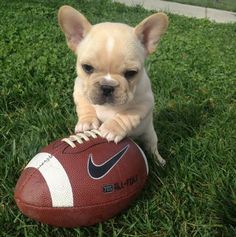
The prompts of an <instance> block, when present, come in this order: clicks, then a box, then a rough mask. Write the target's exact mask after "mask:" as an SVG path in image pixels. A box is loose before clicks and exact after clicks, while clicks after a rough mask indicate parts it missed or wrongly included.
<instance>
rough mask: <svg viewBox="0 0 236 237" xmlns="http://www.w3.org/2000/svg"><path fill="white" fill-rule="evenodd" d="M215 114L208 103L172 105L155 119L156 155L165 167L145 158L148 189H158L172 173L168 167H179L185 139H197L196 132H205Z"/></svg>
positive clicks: (155, 116) (157, 114)
mask: <svg viewBox="0 0 236 237" xmlns="http://www.w3.org/2000/svg"><path fill="white" fill-rule="evenodd" d="M214 113H215V111H214V106H213V105H212V103H211V101H204V102H202V103H201V104H194V103H189V104H175V105H174V106H169V107H166V108H165V109H162V110H160V112H159V113H156V114H155V115H154V126H155V130H156V132H157V136H158V143H159V144H158V145H159V146H158V147H159V152H160V154H161V155H162V157H163V158H164V159H165V160H166V161H167V164H166V166H165V167H164V168H162V167H160V166H159V165H158V162H157V161H156V160H155V158H154V157H153V158H151V156H150V154H149V155H148V156H149V159H148V163H149V168H150V175H149V184H148V189H150V188H151V189H152V190H153V191H154V192H155V190H157V189H158V186H159V185H160V183H161V182H162V181H161V180H162V179H164V178H165V177H166V176H168V174H169V173H171V172H172V171H171V169H172V168H173V167H172V165H171V163H172V164H173V163H175V167H178V165H179V161H178V160H177V159H176V153H178V150H177V149H179V147H180V146H181V144H184V142H185V141H186V140H187V139H188V138H190V137H194V136H197V133H199V130H200V129H202V128H204V125H205V124H206V123H207V122H208V121H209V119H210V118H211V117H213V116H214ZM145 153H146V151H145ZM150 183H151V185H150ZM153 183H157V186H155V187H153ZM150 186H152V187H150Z"/></svg>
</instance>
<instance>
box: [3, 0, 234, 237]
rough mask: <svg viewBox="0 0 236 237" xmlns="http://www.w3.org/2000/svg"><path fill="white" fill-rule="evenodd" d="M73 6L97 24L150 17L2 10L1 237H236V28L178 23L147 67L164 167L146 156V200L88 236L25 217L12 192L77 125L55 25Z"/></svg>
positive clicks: (39, 6) (58, 0) (105, 10)
mask: <svg viewBox="0 0 236 237" xmlns="http://www.w3.org/2000/svg"><path fill="white" fill-rule="evenodd" d="M65 3H66V4H69V5H72V6H74V7H76V8H78V9H80V10H81V11H82V12H83V13H84V14H85V15H86V16H87V17H88V18H89V19H90V21H91V22H92V23H97V22H100V21H118V22H125V23H129V24H131V25H135V24H136V23H138V22H139V21H141V20H142V19H143V18H144V17H146V16H148V15H149V14H150V12H149V11H146V10H144V9H142V8H141V7H136V8H128V7H126V6H124V5H121V4H118V3H117V4H112V3H111V2H110V1H86V0H80V1H76V0H68V1H62V0H50V1H43V0H31V1H29V0H28V1H27V0H24V1H16V0H15V1H13V0H12V1H7V0H2V1H1V3H0V98H1V99H0V233H1V234H0V235H1V236H4V237H5V236H9V237H13V236H14V237H16V236H32V237H35V236H37V237H39V236H49V237H54V236H55V237H62V236H69V237H70V236H84V237H90V236H91V237H93V236H99V237H101V236H103V237H112V236H122V237H123V236H124V237H127V236H145V237H146V236H148V237H155V236H158V237H166V236H168V237H169V236H170V237H172V236H173V237H177V236H190V237H193V236H204V237H207V236H209V237H212V236H225V237H232V236H236V165H235V164H236V148H235V147H236V146H235V139H236V133H235V118H236V103H235V102H236V91H235V89H236V83H235V82H236V60H235V55H236V24H216V23H211V22H209V21H208V20H196V19H189V18H185V17H181V16H176V15H169V17H170V27H169V30H168V32H167V34H166V35H165V36H164V38H163V39H162V41H161V43H160V46H159V49H158V50H157V51H156V53H155V54H153V55H152V56H151V57H150V58H149V59H148V61H147V63H146V64H147V69H148V71H149V75H150V77H151V80H152V84H153V91H154V93H155V100H156V110H155V118H154V119H155V127H156V130H157V132H158V135H159V142H160V153H161V154H162V155H163V157H165V158H166V159H167V161H168V163H167V165H166V168H165V169H161V168H160V167H158V166H157V165H156V164H155V162H154V161H153V160H152V158H151V157H148V158H149V165H150V171H151V172H150V176H149V180H148V183H147V185H146V187H145V189H144V190H143V192H142V194H141V195H140V196H139V198H138V200H137V201H135V202H134V203H133V204H132V206H131V207H130V209H129V210H127V211H125V212H123V213H122V214H120V215H118V216H117V217H115V218H113V219H111V220H109V221H106V222H104V223H101V224H98V225H95V226H93V227H90V228H76V229H63V228H61V229H60V228H52V227H50V226H47V225H43V224H39V223H36V222H34V221H32V220H30V219H28V218H27V217H25V216H23V215H22V214H21V213H20V212H19V210H18V209H17V207H16V205H15V202H14V200H13V191H14V186H15V184H16V182H17V179H18V177H19V175H20V172H21V169H22V168H23V167H24V166H25V165H26V164H27V162H28V161H29V160H30V159H31V158H32V157H33V156H34V155H35V154H36V153H37V151H38V150H39V149H40V148H41V147H42V146H44V145H46V144H48V143H49V142H51V141H53V140H55V139H56V138H59V137H63V136H67V135H68V134H69V133H72V131H73V128H74V125H75V122H76V115H75V111H74V105H73V100H72V90H73V82H74V78H75V76H76V74H75V57H74V56H73V54H72V53H71V52H70V51H69V49H68V48H67V46H66V43H65V39H64V35H63V34H62V33H61V31H60V29H59V27H58V25H57V18H56V15H57V10H58V8H59V7H60V6H61V5H63V4H65Z"/></svg>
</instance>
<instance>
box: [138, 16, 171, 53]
mask: <svg viewBox="0 0 236 237" xmlns="http://www.w3.org/2000/svg"><path fill="white" fill-rule="evenodd" d="M167 27H168V17H167V15H166V14H165V13H156V14H153V15H151V16H149V17H147V18H145V19H144V20H143V21H142V22H141V23H139V24H138V25H137V26H136V27H135V28H134V32H135V34H136V35H137V37H138V39H139V40H140V41H141V43H142V44H143V45H144V48H145V49H146V50H147V54H150V53H153V52H154V51H155V49H156V46H157V44H158V41H159V40H160V38H161V36H162V34H164V33H165V31H166V29H167Z"/></svg>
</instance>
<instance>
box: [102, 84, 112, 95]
mask: <svg viewBox="0 0 236 237" xmlns="http://www.w3.org/2000/svg"><path fill="white" fill-rule="evenodd" d="M114 89H115V88H114V87H113V86H108V85H102V86H101V90H102V94H103V95H104V96H110V95H112V93H113V91H114Z"/></svg>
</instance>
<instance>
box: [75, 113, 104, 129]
mask: <svg viewBox="0 0 236 237" xmlns="http://www.w3.org/2000/svg"><path fill="white" fill-rule="evenodd" d="M99 126H100V122H99V120H98V119H97V118H96V117H89V118H83V119H79V121H78V123H77V124H76V126H75V133H79V132H84V131H87V130H91V129H98V128H99Z"/></svg>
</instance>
